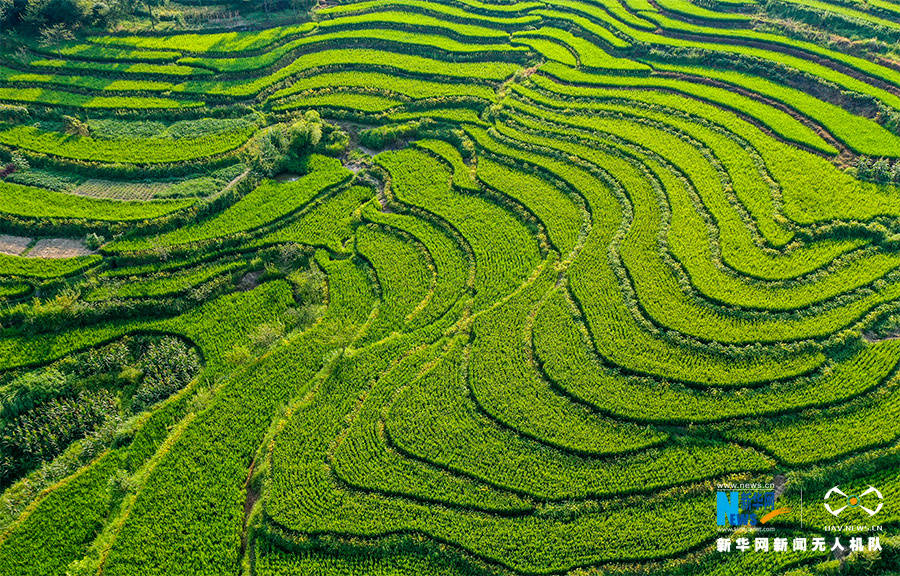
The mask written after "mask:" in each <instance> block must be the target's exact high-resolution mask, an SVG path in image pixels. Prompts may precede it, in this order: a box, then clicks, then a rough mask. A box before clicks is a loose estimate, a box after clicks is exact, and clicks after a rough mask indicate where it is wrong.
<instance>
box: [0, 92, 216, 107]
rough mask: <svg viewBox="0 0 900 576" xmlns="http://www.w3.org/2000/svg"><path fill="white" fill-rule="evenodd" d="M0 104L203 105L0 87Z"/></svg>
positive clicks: (147, 98) (93, 105)
mask: <svg viewBox="0 0 900 576" xmlns="http://www.w3.org/2000/svg"><path fill="white" fill-rule="evenodd" d="M0 101H5V102H28V103H34V104H46V105H52V106H71V107H74V108H121V109H127V108H130V109H137V110H140V109H153V108H196V107H198V106H203V102H197V101H196V100H174V99H172V98H153V97H144V96H93V95H87V94H76V93H72V92H62V91H60V90H48V89H46V88H0Z"/></svg>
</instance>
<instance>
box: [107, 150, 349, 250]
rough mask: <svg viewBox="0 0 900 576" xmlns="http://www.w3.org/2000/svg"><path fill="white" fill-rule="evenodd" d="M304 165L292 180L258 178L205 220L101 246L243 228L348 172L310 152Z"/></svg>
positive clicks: (168, 241)
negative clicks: (259, 180) (244, 192)
mask: <svg viewBox="0 0 900 576" xmlns="http://www.w3.org/2000/svg"><path fill="white" fill-rule="evenodd" d="M306 169H307V173H306V174H304V175H303V176H300V177H299V178H298V179H296V180H294V181H287V182H278V181H276V180H266V181H264V182H262V183H261V184H260V185H259V186H257V187H256V188H255V189H254V190H253V191H251V192H250V193H248V194H247V195H246V196H244V197H243V198H241V199H240V200H239V201H238V202H237V203H235V204H234V205H232V206H230V207H229V208H228V209H226V210H225V211H223V212H221V213H220V214H217V215H215V216H213V217H212V218H211V219H209V220H205V221H200V222H197V223H195V224H192V225H189V226H185V227H183V228H179V229H177V230H173V231H171V232H167V233H165V234H162V235H159V236H155V237H150V238H140V239H133V240H132V239H123V240H119V241H116V242H113V243H112V244H110V245H108V246H106V247H105V249H106V250H109V251H111V252H133V251H139V250H149V249H152V248H154V247H157V246H177V245H179V244H187V243H191V242H201V241H205V240H212V239H216V238H222V237H223V236H229V235H233V234H237V233H240V232H247V231H250V230H253V229H255V228H259V227H260V226H264V225H266V224H269V223H270V222H273V221H275V220H278V219H279V218H282V217H284V216H287V215H289V214H291V213H293V212H295V211H296V210H298V209H300V208H302V207H303V205H305V204H306V203H307V202H309V201H310V200H312V199H313V198H315V197H316V196H317V195H319V194H321V193H322V192H323V191H325V190H326V189H328V188H330V187H332V186H336V185H338V184H340V183H341V182H343V181H345V180H347V179H348V178H349V176H350V174H349V173H348V172H347V171H346V170H345V169H344V168H343V166H341V163H340V161H338V160H336V159H334V158H328V157H325V156H317V155H314V156H311V157H310V159H309V161H308V164H307V166H306Z"/></svg>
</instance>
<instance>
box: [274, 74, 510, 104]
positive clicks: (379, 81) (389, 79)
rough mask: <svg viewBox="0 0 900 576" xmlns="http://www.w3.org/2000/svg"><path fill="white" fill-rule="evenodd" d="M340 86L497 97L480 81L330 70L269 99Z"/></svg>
mask: <svg viewBox="0 0 900 576" xmlns="http://www.w3.org/2000/svg"><path fill="white" fill-rule="evenodd" d="M339 87H349V88H370V89H375V90H378V91H384V92H387V93H396V94H402V95H404V96H408V97H410V98H432V97H440V96H471V97H474V98H482V99H484V100H493V99H494V91H493V90H491V89H490V88H489V87H487V86H483V85H477V84H462V83H457V82H452V83H442V82H432V81H429V80H419V79H414V78H402V77H397V76H391V75H389V74H383V73H379V72H330V73H324V74H316V75H314V76H304V77H301V78H297V79H296V80H294V81H293V82H292V83H291V85H290V86H288V87H287V88H282V89H281V90H279V91H277V92H275V93H274V94H272V96H270V97H269V101H270V102H271V101H272V100H275V99H280V98H284V97H287V96H291V95H294V94H297V93H299V92H304V91H306V90H315V89H322V88H339ZM277 105H279V104H276V106H277Z"/></svg>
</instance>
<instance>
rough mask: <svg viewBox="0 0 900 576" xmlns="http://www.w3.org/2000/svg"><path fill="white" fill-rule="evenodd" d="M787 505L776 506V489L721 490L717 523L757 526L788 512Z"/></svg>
mask: <svg viewBox="0 0 900 576" xmlns="http://www.w3.org/2000/svg"><path fill="white" fill-rule="evenodd" d="M788 512H790V508H788V507H787V506H782V507H777V508H776V506H775V491H774V490H743V491H742V490H731V491H726V490H719V491H717V492H716V524H718V525H719V526H748V525H749V526H756V525H757V524H766V523H768V522H771V521H772V520H773V519H774V518H776V517H778V516H781V515H782V514H787V513H788Z"/></svg>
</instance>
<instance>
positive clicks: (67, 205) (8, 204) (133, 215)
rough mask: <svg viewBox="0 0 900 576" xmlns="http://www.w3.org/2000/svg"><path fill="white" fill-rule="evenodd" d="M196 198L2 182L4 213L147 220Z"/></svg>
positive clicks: (0, 204)
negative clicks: (114, 196) (136, 197)
mask: <svg viewBox="0 0 900 576" xmlns="http://www.w3.org/2000/svg"><path fill="white" fill-rule="evenodd" d="M194 202H195V200H194V199H193V198H190V199H183V200H156V201H151V202H140V201H132V202H123V201H115V200H104V199H99V198H87V197H84V196H76V195H74V194H64V193H61V192H54V191H52V190H46V189H43V188H35V187H33V186H22V185H20V184H13V183H11V182H0V213H3V214H12V215H15V216H24V217H26V218H84V219H87V220H109V221H127V220H147V219H150V218H158V217H160V216H163V215H165V214H170V213H172V212H175V211H177V210H182V209H184V208H187V207H188V206H190V205H192V204H193V203H194Z"/></svg>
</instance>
